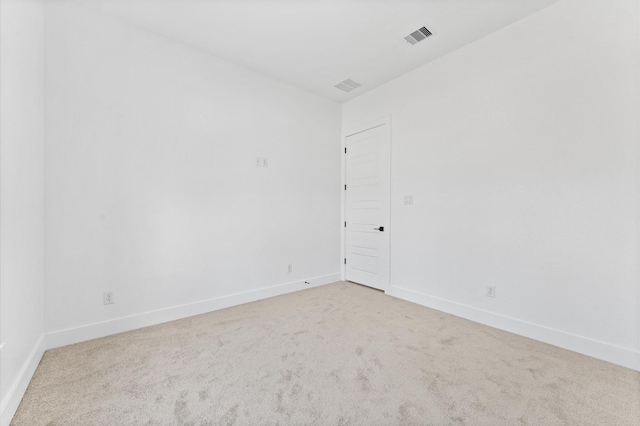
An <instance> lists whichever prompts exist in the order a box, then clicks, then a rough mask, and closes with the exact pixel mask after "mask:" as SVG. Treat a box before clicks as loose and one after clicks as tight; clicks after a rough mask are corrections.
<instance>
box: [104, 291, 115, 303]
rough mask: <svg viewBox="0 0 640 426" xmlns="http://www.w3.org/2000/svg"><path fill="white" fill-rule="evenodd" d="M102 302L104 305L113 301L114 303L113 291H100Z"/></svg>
mask: <svg viewBox="0 0 640 426" xmlns="http://www.w3.org/2000/svg"><path fill="white" fill-rule="evenodd" d="M102 302H103V303H104V304H105V305H111V304H113V303H116V301H115V299H114V293H113V292H112V291H105V292H104V293H102Z"/></svg>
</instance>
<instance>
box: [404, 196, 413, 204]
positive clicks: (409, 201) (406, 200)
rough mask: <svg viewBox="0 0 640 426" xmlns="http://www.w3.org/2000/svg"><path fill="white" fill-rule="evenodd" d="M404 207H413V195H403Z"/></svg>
mask: <svg viewBox="0 0 640 426" xmlns="http://www.w3.org/2000/svg"><path fill="white" fill-rule="evenodd" d="M404 205H405V206H412V205H413V195H405V196H404Z"/></svg>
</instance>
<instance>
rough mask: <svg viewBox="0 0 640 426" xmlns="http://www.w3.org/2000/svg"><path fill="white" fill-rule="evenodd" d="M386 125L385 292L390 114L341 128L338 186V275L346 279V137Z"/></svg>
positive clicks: (389, 179) (389, 277) (390, 219)
mask: <svg viewBox="0 0 640 426" xmlns="http://www.w3.org/2000/svg"><path fill="white" fill-rule="evenodd" d="M385 125H386V126H387V127H386V129H387V139H388V141H389V153H388V156H389V164H388V165H387V166H388V167H387V170H382V171H381V173H384V175H385V176H386V177H387V185H388V193H389V200H388V202H389V204H388V210H387V211H386V215H387V217H388V223H387V224H384V226H385V234H386V236H387V243H388V244H387V245H388V247H389V256H388V265H387V270H388V271H389V273H388V277H387V278H388V280H387V283H386V285H385V286H384V289H383V291H384V292H385V293H386V292H387V291H389V289H390V288H391V231H392V229H393V227H392V226H391V221H392V218H391V200H392V199H393V198H392V194H391V145H392V140H391V115H386V116H383V117H380V118H378V119H375V120H369V121H366V122H364V123H362V124H359V125H357V126H351V127H348V128H347V129H346V130H345V129H343V130H342V136H341V144H340V152H341V155H340V175H341V176H340V188H341V192H342V195H341V197H340V202H341V204H342V208H341V212H340V241H341V242H342V243H341V244H340V277H341V279H342V281H345V280H346V267H345V264H344V259H345V258H346V255H347V249H346V248H347V233H346V231H345V227H344V223H345V221H346V217H347V194H346V191H345V190H344V186H345V185H346V183H347V175H346V168H347V162H346V156H345V152H344V150H345V148H346V147H347V138H348V137H349V136H353V135H356V134H358V133H362V132H365V131H367V130H371V129H374V128H376V127H380V126H385Z"/></svg>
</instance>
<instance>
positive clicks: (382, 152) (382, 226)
mask: <svg viewBox="0 0 640 426" xmlns="http://www.w3.org/2000/svg"><path fill="white" fill-rule="evenodd" d="M390 135H391V132H390V120H385V121H383V122H380V123H378V124H376V125H372V126H368V127H365V128H364V129H360V130H359V131H355V132H352V133H351V134H348V135H347V136H346V138H345V147H346V152H345V177H346V188H345V191H346V196H345V200H346V203H345V219H346V224H345V255H346V257H345V262H346V263H345V278H346V279H347V280H348V281H353V282H356V283H359V284H364V285H366V286H369V287H373V288H377V289H380V290H386V289H387V288H388V286H389V228H390V223H389V221H390V216H391V214H390V190H389V186H390V185H389V181H390V169H391V166H390V159H391V158H390V148H391V147H390V145H391V144H390V139H391V138H390Z"/></svg>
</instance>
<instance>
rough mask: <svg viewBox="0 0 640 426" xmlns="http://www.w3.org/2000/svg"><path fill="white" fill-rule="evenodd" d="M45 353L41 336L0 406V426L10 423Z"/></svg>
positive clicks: (43, 339) (6, 425)
mask: <svg viewBox="0 0 640 426" xmlns="http://www.w3.org/2000/svg"><path fill="white" fill-rule="evenodd" d="M44 351H45V336H44V335H42V336H40V338H39V339H38V341H37V342H36V344H35V345H34V347H33V349H32V350H31V353H30V354H29V357H28V358H27V359H26V360H25V362H24V364H23V365H22V368H21V369H20V372H19V373H18V377H17V378H16V379H15V380H14V382H13V384H12V385H11V387H10V388H9V391H8V392H7V395H6V396H5V398H4V400H3V401H2V403H1V404H0V425H1V426H9V424H10V423H11V419H13V416H14V415H15V413H16V410H17V409H18V406H19V405H20V401H22V397H23V396H24V393H25V392H26V390H27V387H28V386H29V382H30V381H31V378H32V377H33V374H34V373H35V372H36V368H38V364H40V360H41V359H42V355H44Z"/></svg>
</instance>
